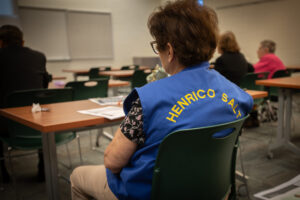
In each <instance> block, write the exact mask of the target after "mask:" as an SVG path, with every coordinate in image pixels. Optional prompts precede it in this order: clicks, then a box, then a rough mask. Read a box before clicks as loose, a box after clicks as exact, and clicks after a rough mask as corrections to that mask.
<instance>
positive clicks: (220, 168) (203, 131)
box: [151, 116, 248, 200]
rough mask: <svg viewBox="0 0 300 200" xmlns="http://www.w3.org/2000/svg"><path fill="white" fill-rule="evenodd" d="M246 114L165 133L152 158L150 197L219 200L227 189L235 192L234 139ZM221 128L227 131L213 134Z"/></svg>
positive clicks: (157, 198) (235, 148)
mask: <svg viewBox="0 0 300 200" xmlns="http://www.w3.org/2000/svg"><path fill="white" fill-rule="evenodd" d="M247 117H248V116H247ZM247 117H244V118H242V119H239V120H236V121H233V122H229V123H224V124H220V125H215V126H209V127H202V128H195V129H188V130H180V131H176V132H173V133H171V134H169V135H168V136H166V137H165V138H164V140H163V141H162V143H161V144H160V146H159V150H158V154H157V158H156V162H155V167H154V172H153V180H152V194H151V199H153V200H154V199H155V200H159V199H209V200H221V199H223V198H224V197H225V196H226V195H227V194H229V192H231V194H230V197H233V196H235V159H236V150H237V142H238V136H239V132H240V129H241V127H242V124H243V122H244V120H245V119H246V118H247ZM222 130H228V131H230V132H231V133H230V134H229V135H227V136H226V137H223V138H215V137H213V135H214V134H215V133H216V132H220V131H222Z"/></svg>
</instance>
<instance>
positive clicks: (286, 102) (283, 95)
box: [256, 76, 300, 158]
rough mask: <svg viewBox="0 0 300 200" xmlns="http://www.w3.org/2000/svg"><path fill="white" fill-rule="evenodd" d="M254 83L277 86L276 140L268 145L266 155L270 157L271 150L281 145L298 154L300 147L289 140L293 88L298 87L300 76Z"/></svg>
mask: <svg viewBox="0 0 300 200" xmlns="http://www.w3.org/2000/svg"><path fill="white" fill-rule="evenodd" d="M256 84H257V85H264V86H272V87H278V88H279V99H278V106H279V108H278V112H279V114H278V126H277V135H276V141H275V142H274V143H272V144H270V145H269V148H268V155H269V156H270V157H271V158H272V157H273V153H272V150H273V149H276V148H278V147H281V146H285V147H287V148H288V149H289V150H291V151H293V152H295V153H296V154H298V155H300V149H299V148H298V147H297V146H295V145H294V144H293V143H292V142H291V141H290V134H291V115H292V96H293V91H294V90H295V89H300V76H295V77H287V78H274V79H267V80H257V81H256Z"/></svg>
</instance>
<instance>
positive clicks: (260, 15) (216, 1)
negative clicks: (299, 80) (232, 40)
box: [205, 0, 300, 65]
mask: <svg viewBox="0 0 300 200" xmlns="http://www.w3.org/2000/svg"><path fill="white" fill-rule="evenodd" d="M251 1H253V0H243V1H237V0H226V1H222V0H206V1H205V3H206V5H209V6H211V7H213V8H215V10H216V12H217V14H218V17H219V22H220V30H221V32H223V31H227V30H231V31H233V32H234V33H235V34H236V36H237V39H238V42H239V44H240V46H241V48H242V52H243V53H244V55H245V56H246V57H247V58H248V60H249V61H250V62H252V63H255V62H257V61H258V58H257V55H256V50H257V48H258V45H259V42H260V41H261V40H263V39H272V40H274V41H275V42H276V43H277V50H276V54H277V55H278V56H279V57H280V58H281V59H282V60H283V62H284V64H285V65H296V64H297V65H299V64H300V39H299V36H300V25H299V19H300V12H299V9H300V1H299V0H280V1H273V2H267V3H261V4H255V5H247V6H243V7H235V8H227V9H217V7H222V6H225V5H231V4H235V3H242V2H251ZM216 56H217V55H215V57H216Z"/></svg>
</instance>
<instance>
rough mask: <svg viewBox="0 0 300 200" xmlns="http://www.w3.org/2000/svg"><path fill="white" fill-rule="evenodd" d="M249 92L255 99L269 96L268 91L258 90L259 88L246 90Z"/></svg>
mask: <svg viewBox="0 0 300 200" xmlns="http://www.w3.org/2000/svg"><path fill="white" fill-rule="evenodd" d="M246 92H247V93H248V94H250V95H251V96H252V98H253V99H259V98H264V97H267V96H268V92H267V91H258V90H246Z"/></svg>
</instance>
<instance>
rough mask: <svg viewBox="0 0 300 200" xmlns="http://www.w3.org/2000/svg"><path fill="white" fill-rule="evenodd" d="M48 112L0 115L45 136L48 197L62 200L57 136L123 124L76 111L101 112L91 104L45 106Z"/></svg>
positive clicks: (19, 111)
mask: <svg viewBox="0 0 300 200" xmlns="http://www.w3.org/2000/svg"><path fill="white" fill-rule="evenodd" d="M42 107H45V108H49V109H50V111H49V112H38V113H32V112H31V106H25V107H18V108H6V109H0V115H2V116H4V117H7V118H9V119H11V120H14V121H16V122H19V123H21V124H23V125H26V126H28V127H31V128H33V129H36V130H38V131H40V132H42V142H43V155H44V163H45V175H46V187H47V197H48V199H51V200H58V199H59V185H58V176H57V175H58V173H57V172H58V169H57V155H56V145H55V139H54V134H55V133H58V134H59V132H66V131H79V130H87V129H95V128H99V127H105V126H111V125H115V124H119V123H120V122H121V120H122V118H121V119H117V120H107V119H105V118H103V117H97V116H91V115H84V114H80V113H78V112H77V110H84V109H92V108H99V107H101V106H99V105H98V104H96V103H93V102H91V101H89V100H83V101H72V102H64V103H55V104H46V105H43V106H42Z"/></svg>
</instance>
